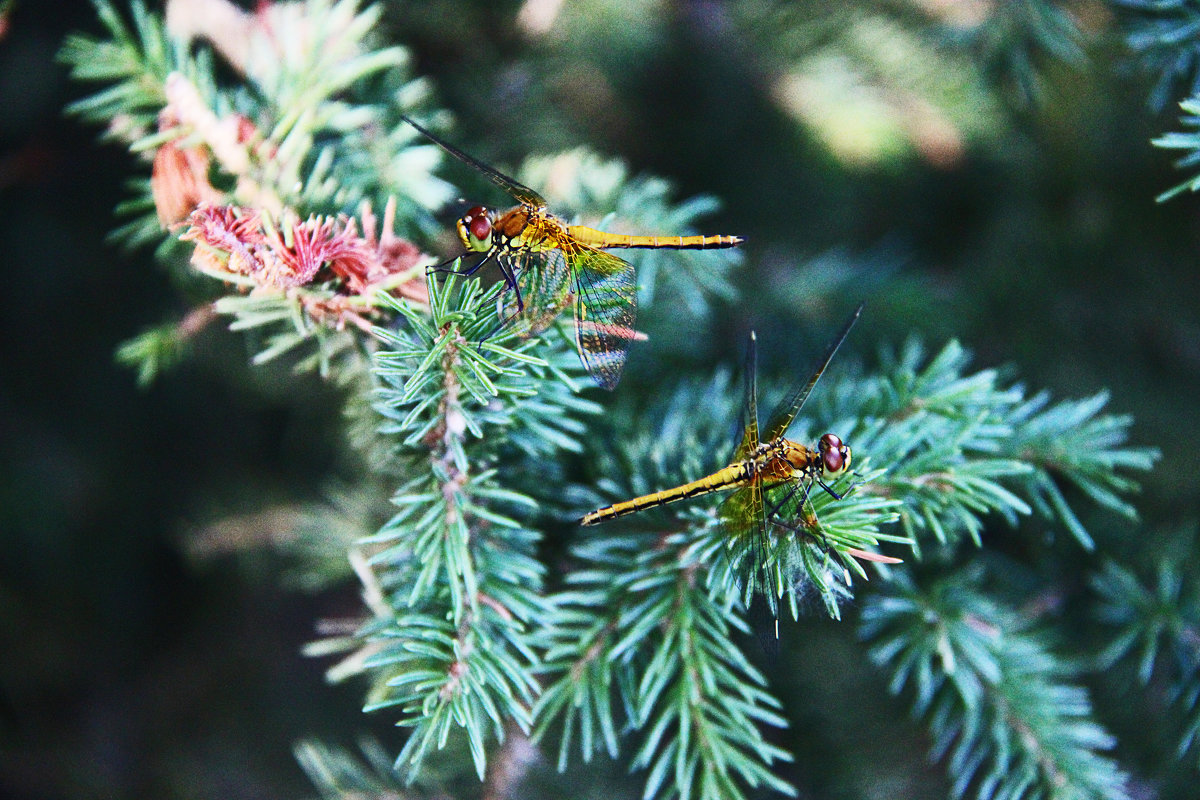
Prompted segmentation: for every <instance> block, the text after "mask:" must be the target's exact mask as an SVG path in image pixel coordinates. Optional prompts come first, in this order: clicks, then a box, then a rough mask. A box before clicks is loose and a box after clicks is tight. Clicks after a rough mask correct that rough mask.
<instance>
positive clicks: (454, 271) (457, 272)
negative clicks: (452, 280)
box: [425, 252, 493, 278]
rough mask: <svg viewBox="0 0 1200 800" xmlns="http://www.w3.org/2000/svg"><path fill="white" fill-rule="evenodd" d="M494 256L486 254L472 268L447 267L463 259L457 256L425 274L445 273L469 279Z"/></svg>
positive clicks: (429, 268) (427, 269)
mask: <svg viewBox="0 0 1200 800" xmlns="http://www.w3.org/2000/svg"><path fill="white" fill-rule="evenodd" d="M492 255H493V253H491V252H488V253H485V254H484V256H483V258H481V259H479V260H478V261H476V262H475V263H474V264H472V265H471V266H469V267H467V268H465V269H454V268H452V267H448V266H446V265H447V264H453V263H454V262H455V261H458V260H459V259H460V258H462V256H455V257H454V258H451V259H449V260H448V261H443V262H442V263H441V264H436V265H434V266H432V267H426V269H425V274H426V275H428V274H429V273H431V272H445V273H447V274H450V275H461V276H463V277H464V278H469V277H471V276H472V275H474V274H475V273H476V272H478V271H479V268H480V267H482V266H483V265H484V264H486V263H487V262H488V261H490V260H491V259H492Z"/></svg>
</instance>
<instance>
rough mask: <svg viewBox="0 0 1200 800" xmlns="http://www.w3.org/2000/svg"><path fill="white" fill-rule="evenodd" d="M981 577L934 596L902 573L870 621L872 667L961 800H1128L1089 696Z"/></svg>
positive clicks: (876, 600)
mask: <svg viewBox="0 0 1200 800" xmlns="http://www.w3.org/2000/svg"><path fill="white" fill-rule="evenodd" d="M980 573H981V571H980V570H978V569H972V570H968V571H967V572H966V573H965V574H960V575H957V576H953V577H942V578H939V579H937V580H935V581H933V582H932V583H931V584H930V585H928V586H920V585H918V584H917V583H915V582H914V581H913V580H912V579H911V578H910V577H909V576H908V575H906V574H901V573H896V574H894V575H893V579H892V580H891V581H890V582H888V584H887V586H886V587H885V588H884V590H883V591H881V592H880V593H879V594H877V595H873V596H872V597H870V598H868V599H867V602H866V604H865V606H864V608H863V616H862V625H861V634H862V636H863V638H864V639H866V640H867V641H868V642H869V643H870V645H871V650H870V652H871V658H872V660H873V661H874V662H875V663H876V664H877V665H879V666H880V667H881V668H884V669H887V670H889V671H890V672H891V674H892V679H891V689H892V691H893V692H894V693H900V692H905V693H907V694H910V695H911V696H912V697H913V713H914V715H915V716H918V717H920V718H921V719H922V720H924V721H925V722H926V724H927V725H928V726H929V728H930V732H931V734H932V736H933V740H934V742H933V747H934V756H935V757H936V758H939V759H945V761H946V768H947V769H948V770H949V772H950V777H951V780H952V793H953V796H954V797H978V798H997V797H1010V798H1023V799H1028V800H1033V799H1034V798H1096V799H1097V800H1099V798H1109V799H1116V798H1124V797H1128V796H1129V795H1128V793H1127V791H1126V788H1125V778H1126V776H1125V775H1124V774H1123V773H1122V772H1121V770H1120V769H1119V768H1118V766H1117V765H1116V763H1115V762H1113V761H1112V760H1111V759H1109V758H1108V757H1106V756H1104V755H1102V754H1101V752H1102V751H1104V750H1108V749H1111V748H1112V746H1113V744H1114V740H1113V739H1112V737H1111V736H1109V735H1108V734H1107V733H1106V732H1105V731H1104V730H1103V729H1102V728H1101V727H1100V725H1099V724H1097V723H1096V722H1095V721H1094V720H1093V719H1092V716H1091V715H1092V711H1091V703H1090V702H1089V700H1088V697H1087V692H1086V690H1084V689H1083V688H1082V687H1079V686H1076V685H1073V684H1071V683H1069V682H1067V681H1069V680H1070V678H1071V677H1073V671H1071V670H1068V669H1065V668H1064V666H1063V663H1062V659H1061V658H1058V657H1055V656H1054V655H1053V653H1052V652H1051V651H1050V650H1049V648H1048V647H1047V645H1046V643H1045V642H1044V641H1043V637H1041V636H1039V635H1038V634H1036V633H1035V632H1033V631H1031V630H1029V629H1027V628H1026V627H1025V626H1024V624H1023V623H1022V621H1021V618H1020V616H1019V614H1018V613H1017V612H1016V611H1015V610H1013V609H1009V608H1005V607H1004V606H1002V605H1001V604H999V603H997V602H995V601H992V600H990V599H988V598H987V597H986V596H985V595H984V594H983V593H982V589H981V587H980V578H981V574H980Z"/></svg>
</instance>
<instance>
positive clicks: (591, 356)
mask: <svg viewBox="0 0 1200 800" xmlns="http://www.w3.org/2000/svg"><path fill="white" fill-rule="evenodd" d="M402 118H403V119H404V120H405V121H406V122H407V123H408V124H409V125H412V126H413V127H414V128H416V129H417V130H418V131H420V132H421V133H422V134H424V135H425V136H426V137H427V138H428V139H429V140H430V141H432V142H433V143H434V144H436V145H438V146H439V147H441V148H442V149H443V150H445V151H446V152H447V153H449V154H450V155H452V156H454V157H455V158H457V159H458V160H459V161H462V162H463V163H464V164H467V165H469V166H471V167H473V168H475V169H476V170H478V171H479V172H481V173H483V175H484V176H486V177H487V178H488V179H489V180H491V182H492V183H494V184H496V185H497V186H499V187H500V188H501V189H503V190H504V191H505V192H507V193H508V194H509V195H511V196H512V198H513V199H514V200H516V201H517V205H516V206H515V207H513V208H510V209H509V210H508V211H497V210H496V209H490V208H487V207H485V206H474V207H472V208H470V209H468V211H467V213H466V214H464V215H463V216H462V217H461V218H460V219H459V220H458V222H457V228H458V236H459V239H460V240H462V243H463V246H464V247H466V248H467V252H468V253H481V254H482V257H481V258H480V259H479V260H478V261H476V262H475V263H474V264H472V265H470V266H469V267H467V268H465V269H462V270H453V269H449V268H446V267H445V266H444V265H443V266H441V267H435V268H434V269H437V270H439V271H444V272H454V273H455V274H460V275H468V276H469V275H473V274H474V273H475V272H476V271H478V270H479V269H480V268H481V267H483V266H484V265H485V264H488V263H491V262H495V264H496V266H497V267H499V269H500V273H501V274H502V275H503V276H504V282H505V284H506V286H507V289H508V290H509V291H511V292H512V293H513V294H514V295H515V297H516V311H515V313H514V314H513V316H519V315H523V314H525V311H526V309H525V300H524V298H523V297H522V296H521V287H520V285H519V283H518V281H519V280H520V279H521V277H522V275H523V274H526V273H534V272H536V273H537V275H536V277H532V278H530V280H531V281H534V280H536V281H537V284H538V285H539V286H542V287H548V288H545V289H544V290H543V294H545V295H546V297H554V296H561V295H563V294H565V292H570V293H571V294H573V296H574V299H573V303H572V305H573V307H574V311H575V342H576V345H577V347H578V348H579V355H580V358H581V359H582V360H583V364H584V366H585V367H586V368H587V371H588V373H590V374H591V376H592V377H593V378H594V379H595V381H596V382H597V383H598V384H600V385H601V386H603V387H604V388H605V389H612V388H614V387H615V386H616V385H617V382H618V381H619V380H620V379H621V371H622V369H624V367H625V358H626V355H627V353H628V351H629V344H630V342H631V341H632V340H633V339H634V338H635V337H636V336H637V333H636V331H635V330H634V320H635V318H636V316H637V284H636V281H635V273H634V269H633V267H632V266H630V264H629V263H628V262H626V261H624V260H623V259H621V258H618V257H617V256H615V255H613V254H612V253H608V252H605V250H606V249H607V248H618V247H631V248H670V249H676V250H700V249H710V248H725V247H735V246H736V245H739V244H741V243H742V238H741V237H740V236H631V235H628V234H619V233H608V232H606V231H600V230H596V229H595V228H589V227H587V226H584V225H569V224H567V223H566V222H563V221H562V220H561V219H559V218H558V217H556V216H554V215H553V214H552V213H551V212H550V211H549V209H548V208H547V203H546V200H545V199H544V198H543V197H542V196H541V195H540V194H538V193H537V192H535V191H534V190H533V189H530V188H529V187H528V186H525V185H523V184H521V183H519V182H517V181H516V180H514V179H513V178H510V177H508V176H507V175H505V174H504V173H502V172H500V171H499V170H496V169H493V168H492V167H489V166H488V165H487V164H484V163H482V162H480V161H478V160H476V159H474V158H472V157H471V156H469V155H467V154H466V153H464V152H463V151H461V150H459V149H458V148H457V147H454V146H453V145H451V144H449V143H448V142H444V141H442V140H441V139H439V138H438V137H437V136H435V135H433V134H432V133H430V132H429V131H428V130H426V129H425V128H423V127H422V126H421V125H419V124H417V123H416V122H414V121H413V120H411V119H409V118H408V117H402ZM452 260H453V259H452ZM447 263H450V262H447ZM572 277H573V279H574V284H573V286H571V285H568V281H569V280H570V279H571V278H572ZM564 290H565V291H564ZM543 311H544V309H543ZM527 316H528V315H527ZM530 324H531V332H537V330H539V329H540V328H541V327H545V325H546V324H548V322H541V323H539V321H538V320H535V319H531V323H530Z"/></svg>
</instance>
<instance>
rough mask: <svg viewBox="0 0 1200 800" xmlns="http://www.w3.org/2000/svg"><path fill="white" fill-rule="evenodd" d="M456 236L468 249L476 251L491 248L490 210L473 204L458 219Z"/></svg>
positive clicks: (480, 251) (484, 250)
mask: <svg viewBox="0 0 1200 800" xmlns="http://www.w3.org/2000/svg"><path fill="white" fill-rule="evenodd" d="M458 238H459V239H462V243H463V245H464V246H465V247H466V248H467V249H468V250H474V251H475V252H477V253H483V252H487V251H488V250H491V249H492V212H491V211H489V210H488V209H486V208H484V207H483V206H474V207H473V208H470V209H468V210H467V213H466V214H464V215H463V216H462V218H461V219H459V221H458Z"/></svg>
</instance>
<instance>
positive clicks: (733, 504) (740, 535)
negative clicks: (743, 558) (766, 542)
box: [720, 481, 766, 542]
mask: <svg viewBox="0 0 1200 800" xmlns="http://www.w3.org/2000/svg"><path fill="white" fill-rule="evenodd" d="M720 512H721V520H722V522H723V523H724V524H725V532H726V533H727V534H729V536H730V537H731V538H733V539H737V540H740V541H747V540H749V541H756V542H757V541H761V540H762V539H763V537H764V536H765V535H766V516H765V515H764V513H763V487H762V482H761V481H751V482H750V483H748V484H746V485H745V486H742V487H740V488H739V489H737V490H736V491H734V493H733V494H731V495H729V497H727V498H725V502H724V503H722V504H721V509H720Z"/></svg>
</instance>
